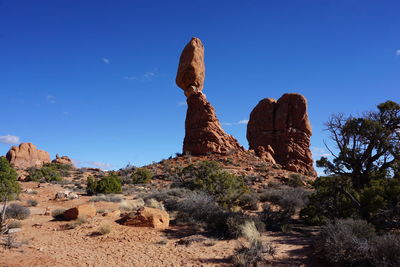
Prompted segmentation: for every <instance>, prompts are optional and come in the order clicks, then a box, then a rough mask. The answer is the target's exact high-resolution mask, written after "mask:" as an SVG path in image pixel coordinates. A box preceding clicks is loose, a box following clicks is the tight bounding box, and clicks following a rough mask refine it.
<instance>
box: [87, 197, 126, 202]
mask: <svg viewBox="0 0 400 267" xmlns="http://www.w3.org/2000/svg"><path fill="white" fill-rule="evenodd" d="M100 201H104V202H114V203H118V202H121V201H122V197H120V196H115V195H98V196H94V197H92V198H91V199H90V200H89V202H100Z"/></svg>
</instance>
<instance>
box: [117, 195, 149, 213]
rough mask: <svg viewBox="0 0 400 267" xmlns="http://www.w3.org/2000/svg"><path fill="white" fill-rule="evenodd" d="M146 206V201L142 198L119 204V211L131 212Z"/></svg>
mask: <svg viewBox="0 0 400 267" xmlns="http://www.w3.org/2000/svg"><path fill="white" fill-rule="evenodd" d="M143 206H144V201H143V199H141V198H137V199H133V200H124V201H122V202H121V203H120V204H119V210H120V211H122V212H131V211H135V210H138V209H139V208H141V207H143Z"/></svg>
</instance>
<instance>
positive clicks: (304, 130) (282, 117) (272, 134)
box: [247, 93, 316, 176]
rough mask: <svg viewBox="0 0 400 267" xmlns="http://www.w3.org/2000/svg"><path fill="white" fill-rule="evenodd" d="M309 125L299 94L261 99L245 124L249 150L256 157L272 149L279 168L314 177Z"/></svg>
mask: <svg viewBox="0 0 400 267" xmlns="http://www.w3.org/2000/svg"><path fill="white" fill-rule="evenodd" d="M311 134H312V131H311V125H310V121H309V120H308V114H307V100H306V98H305V97H304V96H302V95H300V94H295V93H292V94H284V95H283V96H282V97H281V98H280V99H279V100H278V101H276V100H274V99H272V98H265V99H263V100H261V101H260V102H259V103H258V104H257V106H256V107H255V108H254V109H253V111H252V112H251V114H250V120H249V123H248V125H247V140H248V141H249V148H250V149H254V151H255V152H256V153H257V155H259V156H263V152H264V151H268V150H269V149H268V146H270V147H271V148H272V150H273V153H274V155H273V158H274V159H275V161H276V163H278V164H280V165H282V166H283V168H285V169H287V170H290V171H294V172H298V173H302V174H305V175H310V176H316V172H315V170H314V167H313V160H312V155H311V151H310V137H311Z"/></svg>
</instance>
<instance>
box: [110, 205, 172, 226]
mask: <svg viewBox="0 0 400 267" xmlns="http://www.w3.org/2000/svg"><path fill="white" fill-rule="evenodd" d="M118 223H120V224H123V225H127V226H138V227H151V228H155V229H167V228H168V226H169V215H168V212H166V211H164V210H159V209H154V208H148V207H143V208H141V209H139V210H138V211H134V212H131V213H128V214H126V215H125V216H124V217H122V218H121V219H120V220H119V221H118Z"/></svg>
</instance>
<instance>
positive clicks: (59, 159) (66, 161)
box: [52, 154, 74, 166]
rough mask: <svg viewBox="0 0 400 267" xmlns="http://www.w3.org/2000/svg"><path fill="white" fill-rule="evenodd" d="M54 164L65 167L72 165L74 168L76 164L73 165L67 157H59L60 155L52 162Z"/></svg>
mask: <svg viewBox="0 0 400 267" xmlns="http://www.w3.org/2000/svg"><path fill="white" fill-rule="evenodd" d="M52 162H54V163H58V164H64V165H71V166H73V165H74V164H73V163H72V160H71V159H70V158H69V157H67V156H61V157H60V156H58V154H56V158H55V159H53V160H52Z"/></svg>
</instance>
